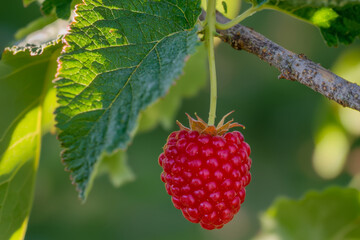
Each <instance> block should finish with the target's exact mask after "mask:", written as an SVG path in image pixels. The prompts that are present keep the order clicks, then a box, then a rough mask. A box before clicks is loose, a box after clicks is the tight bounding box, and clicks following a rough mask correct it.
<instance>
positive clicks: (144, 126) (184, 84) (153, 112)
mask: <svg viewBox="0 0 360 240" xmlns="http://www.w3.org/2000/svg"><path fill="white" fill-rule="evenodd" d="M206 79H207V68H206V51H205V48H204V46H203V45H202V46H200V47H198V48H197V51H196V53H195V54H194V55H192V56H191V57H190V59H189V60H188V61H187V62H186V65H185V67H184V74H183V75H182V76H181V77H180V78H179V79H178V80H176V82H175V84H174V86H171V88H170V90H169V92H168V93H167V94H166V96H165V97H164V98H160V99H159V101H157V102H155V103H154V104H153V105H151V106H149V107H148V108H147V109H146V110H145V111H144V112H143V113H142V114H141V117H140V121H139V128H138V132H144V131H148V130H151V129H153V128H154V127H156V126H157V125H158V124H160V125H161V126H162V127H163V128H165V129H170V128H171V127H172V126H173V124H174V123H175V115H176V113H177V112H178V109H179V108H180V105H181V101H182V99H183V98H187V97H192V96H194V95H195V94H196V93H197V92H198V91H199V89H200V88H202V87H204V86H205V83H206ZM190 86H191V87H190Z"/></svg>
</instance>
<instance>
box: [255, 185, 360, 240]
mask: <svg viewBox="0 0 360 240" xmlns="http://www.w3.org/2000/svg"><path fill="white" fill-rule="evenodd" d="M261 229H262V230H261V233H260V234H259V235H258V236H257V237H256V238H255V239H256V240H265V239H277V240H288V239H291V240H304V239H316V240H329V239H341V240H354V239H359V236H360V193H359V191H357V190H356V189H351V188H345V189H344V188H339V187H333V188H329V189H327V190H325V191H323V192H313V191H311V192H308V193H307V194H306V195H305V197H304V198H303V199H301V200H291V199H287V198H280V199H278V200H277V201H276V202H275V203H274V204H273V205H272V206H271V207H270V208H269V209H268V210H267V212H266V213H265V214H264V215H263V216H262V218H261Z"/></svg>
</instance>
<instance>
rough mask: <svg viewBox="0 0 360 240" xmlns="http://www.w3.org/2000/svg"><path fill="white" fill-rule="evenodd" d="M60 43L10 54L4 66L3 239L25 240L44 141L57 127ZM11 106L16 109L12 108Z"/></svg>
mask: <svg viewBox="0 0 360 240" xmlns="http://www.w3.org/2000/svg"><path fill="white" fill-rule="evenodd" d="M61 45H62V44H61V42H60V41H54V42H51V43H49V44H47V45H46V46H40V47H24V48H18V47H13V48H12V49H6V50H5V51H4V53H3V55H2V59H1V62H0V76H1V77H0V111H1V112H2V113H6V114H2V116H1V118H0V137H1V138H0V203H1V204H0V239H10V238H11V239H14V240H15V239H23V236H24V234H25V230H26V226H27V221H28V217H29V212H30V208H31V203H32V198H33V192H34V185H35V176H36V171H37V166H38V163H39V157H40V149H41V136H42V135H43V134H44V133H46V132H47V131H49V130H50V128H51V126H53V124H54V119H53V111H54V109H55V106H56V97H55V90H54V89H53V88H52V84H51V81H52V79H53V77H54V74H55V72H56V67H57V62H56V59H57V57H58V56H59V54H60V50H61ZM9 104H11V108H9Z"/></svg>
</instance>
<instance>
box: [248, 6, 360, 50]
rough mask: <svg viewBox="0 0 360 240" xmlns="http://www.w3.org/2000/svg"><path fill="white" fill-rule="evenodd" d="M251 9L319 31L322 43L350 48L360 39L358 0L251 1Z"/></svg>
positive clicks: (359, 8) (359, 7)
mask: <svg viewBox="0 0 360 240" xmlns="http://www.w3.org/2000/svg"><path fill="white" fill-rule="evenodd" d="M252 2H253V4H255V5H259V6H260V5H263V4H265V5H264V7H265V8H270V9H275V10H278V11H282V12H285V13H287V14H290V15H292V16H295V17H297V18H300V19H302V20H304V21H306V22H309V23H311V24H313V25H315V26H317V27H319V29H320V31H321V33H322V35H323V37H324V39H325V41H326V43H327V44H328V45H329V46H337V45H338V44H339V43H343V44H350V43H352V42H353V41H354V40H355V39H356V38H358V37H359V36H360V1H359V0H334V1H327V0H310V1H305V0H291V1H285V0H253V1H252Z"/></svg>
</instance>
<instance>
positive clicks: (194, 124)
mask: <svg viewBox="0 0 360 240" xmlns="http://www.w3.org/2000/svg"><path fill="white" fill-rule="evenodd" d="M233 112H234V111H231V112H229V113H228V114H226V115H225V116H224V117H223V118H222V119H221V120H220V122H219V123H218V125H217V126H216V127H215V126H213V125H210V126H209V125H208V124H207V123H206V122H205V121H204V120H202V119H201V118H200V117H199V116H198V115H197V114H196V113H195V116H196V119H194V118H192V117H191V116H190V115H189V114H187V113H185V114H186V116H187V117H188V119H189V126H190V128H187V127H185V126H184V125H182V124H181V123H180V122H179V121H176V123H177V125H178V126H179V128H180V130H186V131H197V132H199V133H206V134H210V135H212V136H216V135H223V134H225V133H226V132H228V131H229V130H230V128H234V127H242V128H245V127H244V126H243V125H241V124H239V123H237V122H234V119H231V120H230V121H228V122H226V123H225V118H226V117H228V116H229V115H230V114H231V113H233Z"/></svg>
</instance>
